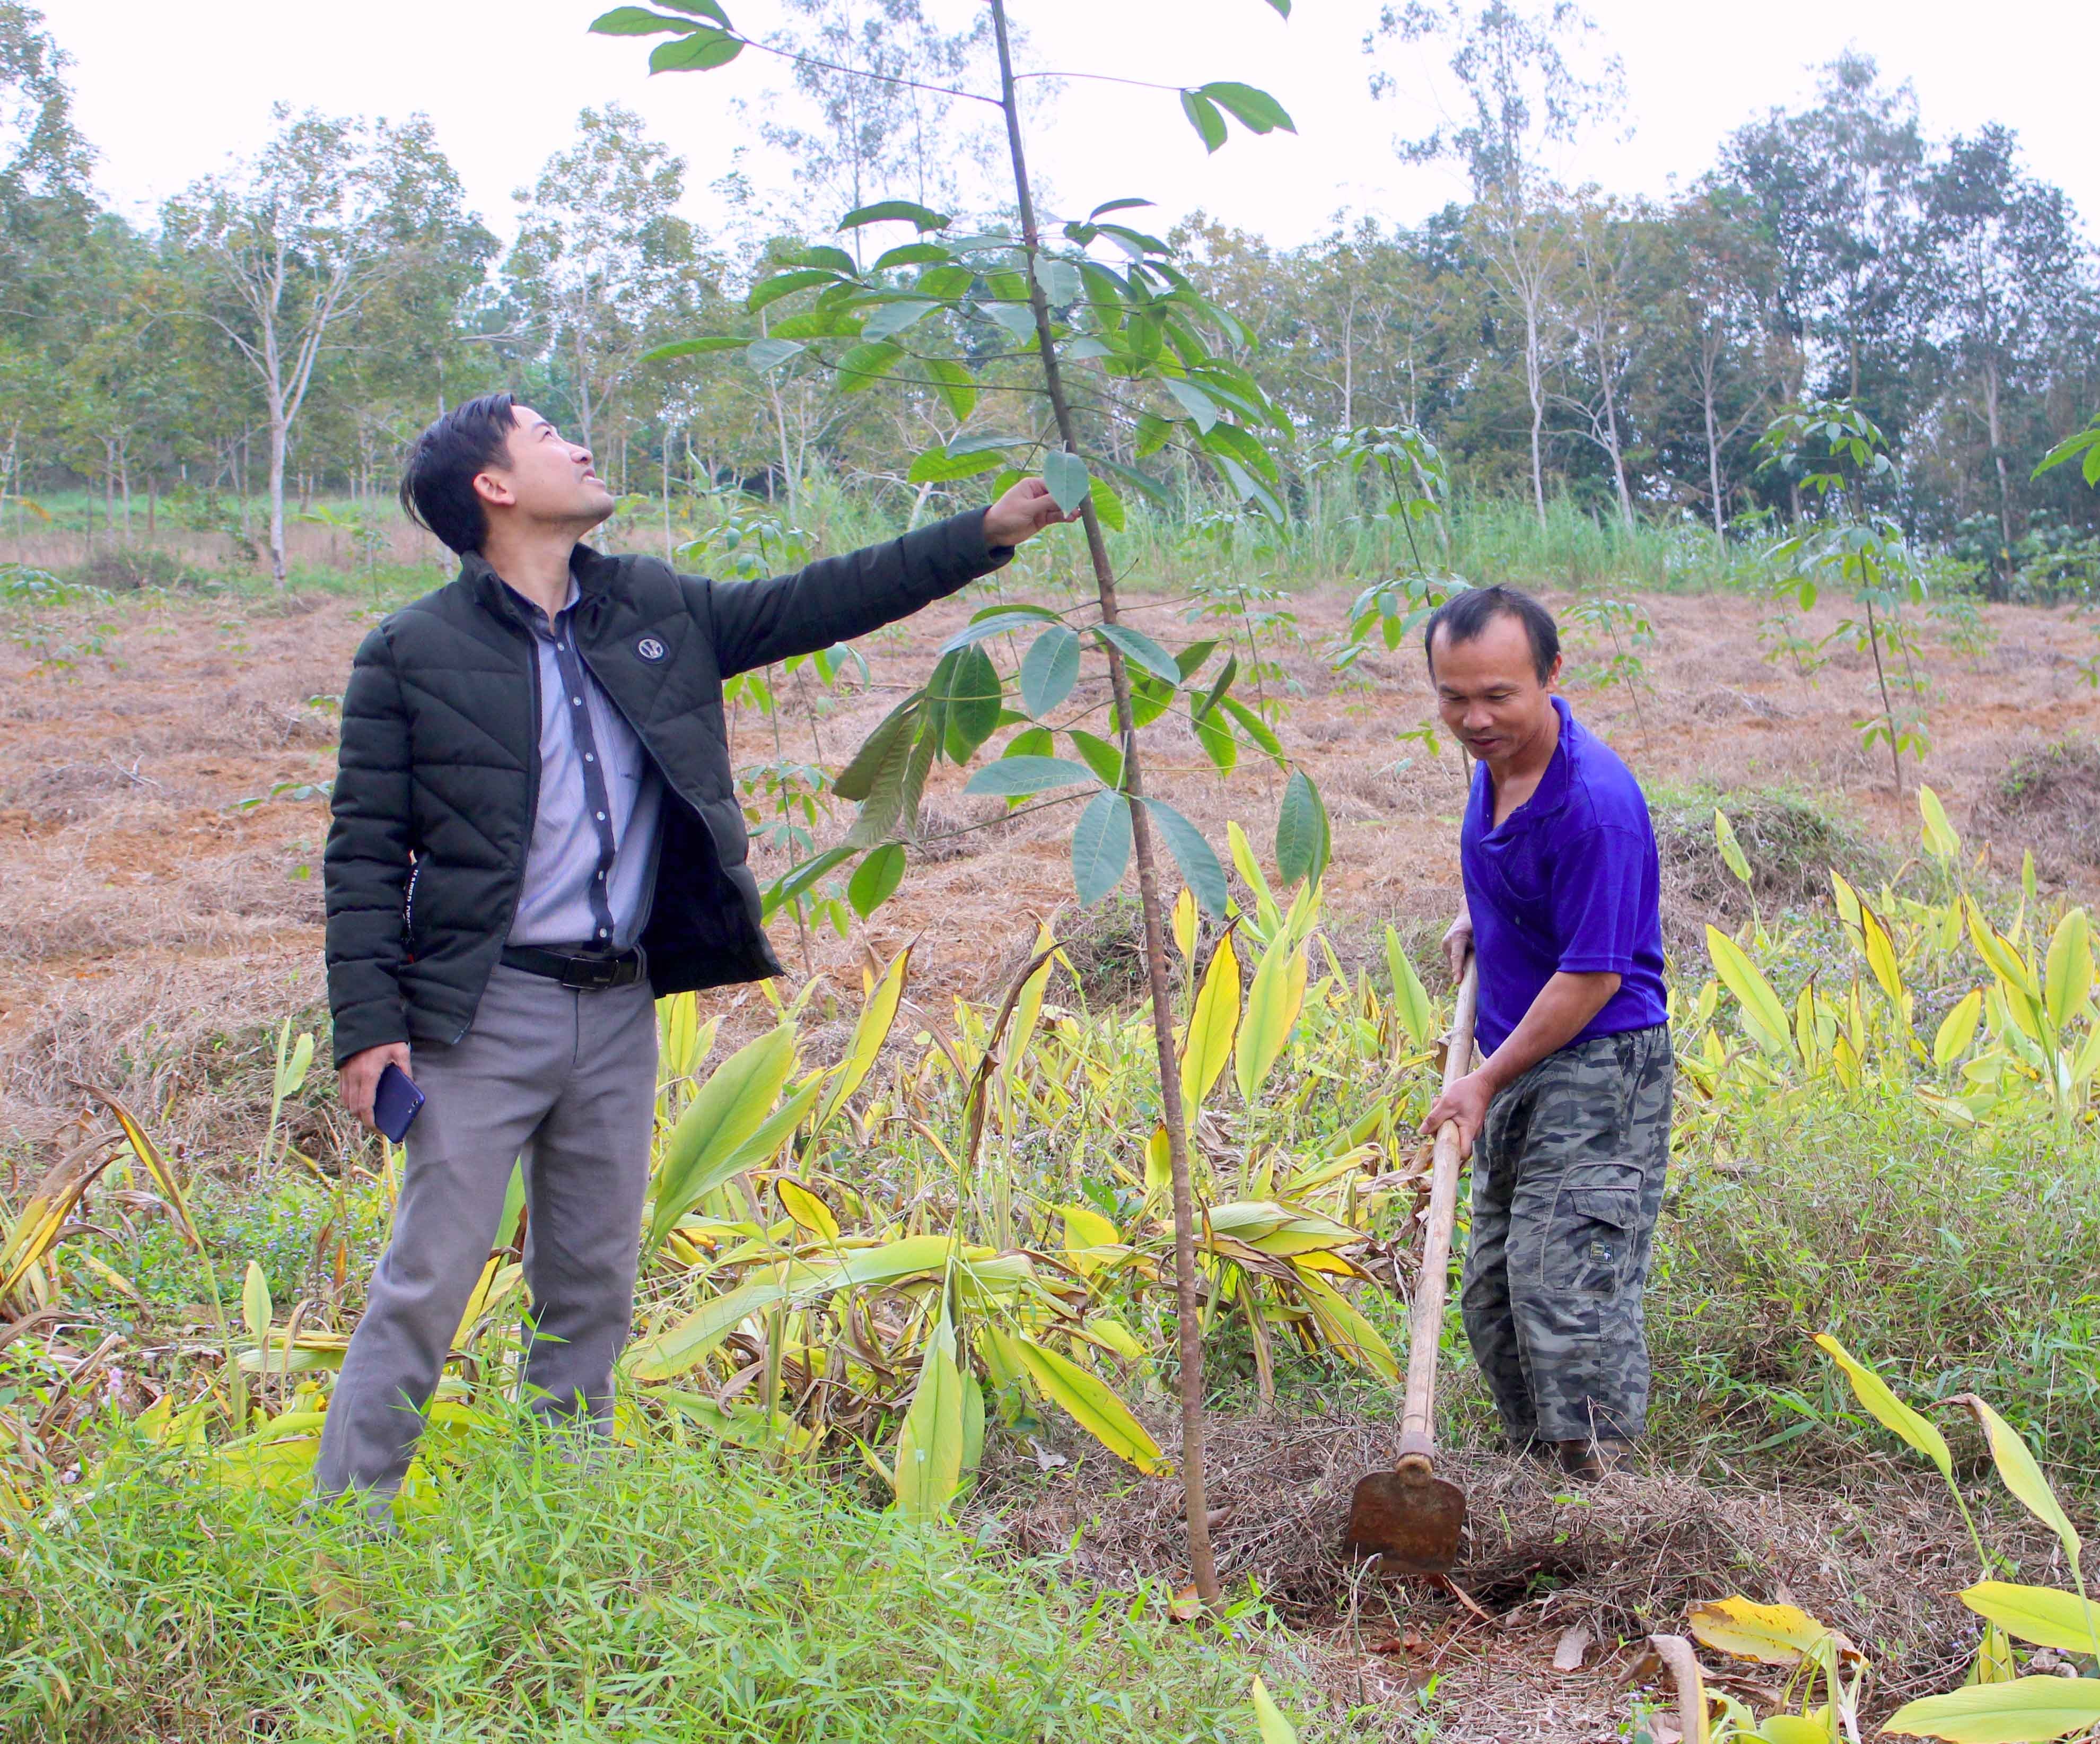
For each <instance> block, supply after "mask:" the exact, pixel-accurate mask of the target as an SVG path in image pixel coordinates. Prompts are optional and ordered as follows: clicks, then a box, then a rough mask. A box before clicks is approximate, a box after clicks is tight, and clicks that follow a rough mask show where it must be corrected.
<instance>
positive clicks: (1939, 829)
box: [1917, 787, 1961, 860]
mask: <svg viewBox="0 0 2100 1744" xmlns="http://www.w3.org/2000/svg"><path fill="white" fill-rule="evenodd" d="M1917 810H1918V815H1919V816H1920V818H1921V819H1923V825H1922V828H1921V830H1920V832H1919V833H1920V834H1921V836H1922V837H1924V839H1925V851H1926V853H1927V854H1930V855H1931V856H1932V857H1933V858H1934V859H1939V860H1953V859H1959V858H1960V857H1961V837H1960V836H1958V835H1957V834H1956V833H1955V829H1954V826H1953V825H1952V823H1948V821H1947V808H1946V807H1945V806H1943V805H1941V804H1940V803H1939V795H1938V794H1937V793H1934V792H1933V791H1932V789H1931V788H1929V787H1921V788H1918V790H1917Z"/></svg>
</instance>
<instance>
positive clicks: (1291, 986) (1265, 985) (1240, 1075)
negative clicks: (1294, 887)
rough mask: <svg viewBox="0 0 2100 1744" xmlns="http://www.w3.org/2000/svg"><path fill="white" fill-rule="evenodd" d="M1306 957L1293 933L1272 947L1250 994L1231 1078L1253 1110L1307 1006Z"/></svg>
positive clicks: (1275, 940) (1284, 934) (1276, 940)
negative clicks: (1302, 1008) (1305, 1005)
mask: <svg viewBox="0 0 2100 1744" xmlns="http://www.w3.org/2000/svg"><path fill="white" fill-rule="evenodd" d="M1305 973H1306V969H1305V951H1304V947H1303V946H1302V945H1300V944H1299V943H1298V941H1297V940H1296V939H1295V938H1292V937H1291V936H1290V929H1289V928H1287V927H1286V929H1284V930H1283V932H1282V933H1281V934H1278V935H1277V937H1276V938H1273V939H1271V940H1270V941H1269V945H1268V949H1267V950H1266V951H1263V952H1262V955H1261V965H1260V967H1259V968H1258V969H1255V972H1254V985H1253V986H1252V987H1250V988H1249V989H1248V990H1247V1003H1246V1018H1244V1019H1243V1020H1242V1022H1241V1024H1240V1033H1239V1040H1238V1041H1237V1044H1235V1045H1234V1047H1233V1080H1234V1082H1236V1083H1237V1084H1238V1086H1239V1092H1240V1097H1241V1100H1242V1101H1243V1102H1246V1104H1247V1106H1249V1107H1252V1106H1254V1102H1255V1097H1258V1096H1260V1094H1261V1087H1262V1085H1263V1084H1265V1083H1266V1082H1268V1075H1269V1073H1270V1072H1272V1071H1274V1070H1275V1068H1276V1062H1277V1061H1278V1060H1280V1059H1281V1058H1282V1057H1283V1050H1284V1048H1285V1046H1286V1044H1288V1043H1289V1041H1290V1031H1291V1029H1292V1027H1294V1026H1295V1024H1296V1023H1297V1022H1298V1013H1299V1009H1300V1008H1301V1007H1302V1006H1303V1005H1304V1003H1305Z"/></svg>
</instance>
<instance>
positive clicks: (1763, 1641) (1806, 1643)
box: [1687, 1597, 1830, 1665]
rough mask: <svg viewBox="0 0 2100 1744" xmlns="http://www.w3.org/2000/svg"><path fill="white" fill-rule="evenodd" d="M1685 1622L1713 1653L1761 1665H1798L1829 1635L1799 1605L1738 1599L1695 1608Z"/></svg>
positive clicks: (1717, 1600)
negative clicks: (1729, 1654)
mask: <svg viewBox="0 0 2100 1744" xmlns="http://www.w3.org/2000/svg"><path fill="white" fill-rule="evenodd" d="M1687 1623H1689V1625H1690V1627H1691V1630H1692V1633H1693V1634H1694V1635H1696V1636H1698V1637H1699V1639H1700V1640H1702V1641H1704V1642H1705V1644H1706V1645H1708V1646H1709V1647H1710V1648H1713V1649H1714V1650H1715V1651H1716V1652H1718V1653H1731V1654H1733V1655H1734V1656H1735V1657H1736V1658H1738V1659H1754V1660H1756V1661H1757V1662H1758V1663H1759V1664H1761V1665H1794V1664H1798V1662H1800V1660H1801V1658H1802V1655H1803V1654H1804V1653H1812V1652H1814V1651H1815V1649H1816V1648H1818V1647H1820V1645H1822V1644H1823V1642H1824V1640H1825V1639H1826V1638H1827V1637H1828V1636H1829V1633H1830V1631H1829V1630H1828V1629H1826V1628H1824V1626H1823V1625H1822V1624H1821V1623H1818V1622H1817V1621H1816V1620H1815V1618H1813V1617H1811V1616H1810V1615H1809V1614H1808V1613H1807V1612H1806V1611H1804V1610H1802V1609H1799V1608H1798V1606H1795V1605H1758V1604H1757V1603H1755V1602H1754V1601H1751V1600H1749V1599H1745V1598H1740V1597H1737V1598H1729V1599H1715V1600H1714V1601H1711V1602H1710V1603H1708V1604H1705V1605H1696V1606H1695V1607H1694V1608H1693V1609H1692V1614H1691V1616H1690V1617H1689V1618H1687Z"/></svg>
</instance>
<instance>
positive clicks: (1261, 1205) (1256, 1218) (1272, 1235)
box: [1203, 1199, 1363, 1257]
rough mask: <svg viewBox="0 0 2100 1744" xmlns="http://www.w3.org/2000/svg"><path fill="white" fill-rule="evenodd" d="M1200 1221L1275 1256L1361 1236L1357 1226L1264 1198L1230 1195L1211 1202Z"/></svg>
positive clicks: (1339, 1243) (1315, 1249) (1327, 1247)
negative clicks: (1232, 1198)
mask: <svg viewBox="0 0 2100 1744" xmlns="http://www.w3.org/2000/svg"><path fill="white" fill-rule="evenodd" d="M1203 1221H1204V1222H1205V1224H1207V1225H1208V1226H1209V1228H1210V1230H1211V1234H1214V1235H1229V1236H1231V1237H1232V1238H1233V1239H1234V1240H1235V1241H1242V1242H1245V1243H1246V1244H1247V1245H1248V1246H1249V1247H1259V1248H1260V1250H1261V1251H1262V1252H1264V1253H1269V1254H1275V1255H1277V1256H1279V1257H1282V1256H1288V1255H1290V1254H1295V1253H1312V1252H1319V1251H1321V1250H1330V1249H1333V1248H1336V1247H1348V1246H1349V1245H1351V1244H1352V1243H1356V1242H1360V1241H1361V1240H1362V1239H1363V1232H1362V1231H1361V1230H1352V1229H1351V1228H1350V1227H1349V1226H1348V1225H1347V1224H1346V1223H1337V1222H1336V1221H1335V1220H1334V1219H1333V1218H1332V1217H1323V1216H1321V1215H1320V1214H1319V1213H1318V1212H1308V1211H1297V1210H1294V1209H1292V1208H1290V1207H1288V1206H1283V1205H1278V1204H1276V1203H1273V1201H1271V1200H1268V1199H1234V1200H1231V1201H1229V1202H1228V1203H1225V1204H1223V1205H1213V1206H1211V1208H1209V1209H1208V1210H1207V1211H1206V1212H1204V1213H1203Z"/></svg>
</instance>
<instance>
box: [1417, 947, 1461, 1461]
mask: <svg viewBox="0 0 2100 1744" xmlns="http://www.w3.org/2000/svg"><path fill="white" fill-rule="evenodd" d="M1479 1000H1480V968H1479V965H1477V964H1476V963H1475V962H1474V960H1473V959H1472V958H1471V956H1467V959H1466V973H1465V974H1464V975H1463V976H1462V978H1460V980H1459V982H1458V1006H1457V1009H1455V1010H1454V1012H1453V1013H1452V1016H1451V1043H1450V1047H1449V1050H1448V1051H1447V1052H1446V1053H1445V1056H1444V1088H1445V1089H1447V1090H1448V1089H1449V1088H1451V1086H1452V1085H1453V1084H1456V1083H1457V1082H1458V1080H1460V1079H1461V1078H1462V1077H1464V1076H1465V1075H1466V1074H1467V1072H1468V1071H1470V1070H1471V1067H1472V1063H1473V1013H1474V1011H1475V1009H1476V1006H1477V1005H1478V1004H1479ZM1460 1160H1461V1159H1460V1158H1459V1155H1458V1122H1457V1121H1455V1120H1446V1121H1445V1123H1444V1124H1443V1125H1442V1126H1440V1127H1439V1128H1437V1131H1436V1163H1435V1167H1434V1168H1433V1170H1432V1172H1431V1174H1430V1177H1429V1227H1428V1230H1427V1232H1426V1233H1425V1234H1424V1235H1423V1243H1422V1269H1421V1270H1420V1272H1418V1274H1416V1276H1415V1282H1414V1319H1413V1321H1412V1322H1410V1326H1409V1328H1408V1336H1407V1397H1406V1403H1405V1406H1404V1407H1403V1408H1402V1410H1401V1416H1400V1469H1401V1471H1403V1472H1422V1473H1425V1474H1426V1473H1427V1472H1428V1470H1429V1468H1430V1465H1431V1463H1432V1459H1433V1458H1434V1456H1435V1453H1436V1341H1437V1338H1438V1336H1439V1335H1440V1333H1441V1332H1442V1331H1443V1329H1444V1296H1445V1290H1446V1289H1447V1287H1448V1285H1449V1273H1450V1269H1451V1226H1452V1224H1453V1223H1454V1221H1455V1220H1456V1218H1457V1216H1458V1165H1459V1162H1460Z"/></svg>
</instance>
